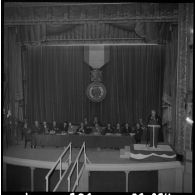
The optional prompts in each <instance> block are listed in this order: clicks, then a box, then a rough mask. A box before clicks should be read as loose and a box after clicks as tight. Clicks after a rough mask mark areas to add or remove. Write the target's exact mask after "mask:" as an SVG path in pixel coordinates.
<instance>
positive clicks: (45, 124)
mask: <svg viewBox="0 0 195 195" xmlns="http://www.w3.org/2000/svg"><path fill="white" fill-rule="evenodd" d="M42 131H43V133H44V134H48V133H49V127H48V125H47V122H46V121H43V126H42Z"/></svg>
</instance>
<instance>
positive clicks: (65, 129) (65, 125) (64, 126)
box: [62, 121, 68, 133]
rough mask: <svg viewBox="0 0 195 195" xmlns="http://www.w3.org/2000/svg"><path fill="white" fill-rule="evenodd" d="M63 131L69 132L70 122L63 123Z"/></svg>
mask: <svg viewBox="0 0 195 195" xmlns="http://www.w3.org/2000/svg"><path fill="white" fill-rule="evenodd" d="M62 132H64V133H67V132H68V122H66V121H65V122H64V123H63V127H62Z"/></svg>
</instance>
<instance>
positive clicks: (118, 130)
mask: <svg viewBox="0 0 195 195" xmlns="http://www.w3.org/2000/svg"><path fill="white" fill-rule="evenodd" d="M114 132H115V133H119V134H121V133H122V128H121V125H120V123H117V124H116V128H115V131H114Z"/></svg>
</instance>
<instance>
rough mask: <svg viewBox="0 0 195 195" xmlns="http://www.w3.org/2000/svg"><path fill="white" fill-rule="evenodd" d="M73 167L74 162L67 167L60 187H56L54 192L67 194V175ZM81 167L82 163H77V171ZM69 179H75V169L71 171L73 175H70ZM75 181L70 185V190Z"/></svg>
mask: <svg viewBox="0 0 195 195" xmlns="http://www.w3.org/2000/svg"><path fill="white" fill-rule="evenodd" d="M73 165H74V162H73V163H71V164H70V166H69V168H68V170H67V172H66V174H65V176H64V178H63V179H62V181H61V182H60V185H59V186H58V188H57V190H56V192H68V175H69V173H70V171H71V169H72V167H73ZM82 165H83V162H79V163H78V168H79V169H78V170H80V169H81V167H82ZM71 178H76V168H75V170H74V171H73V174H72V176H71ZM75 181H76V180H73V183H71V184H70V185H71V188H72V185H73V184H74V183H75Z"/></svg>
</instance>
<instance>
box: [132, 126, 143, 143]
mask: <svg viewBox="0 0 195 195" xmlns="http://www.w3.org/2000/svg"><path fill="white" fill-rule="evenodd" d="M134 132H135V141H136V144H138V143H141V137H142V133H143V130H142V128H141V126H140V124H139V123H136V127H135V131H134Z"/></svg>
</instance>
